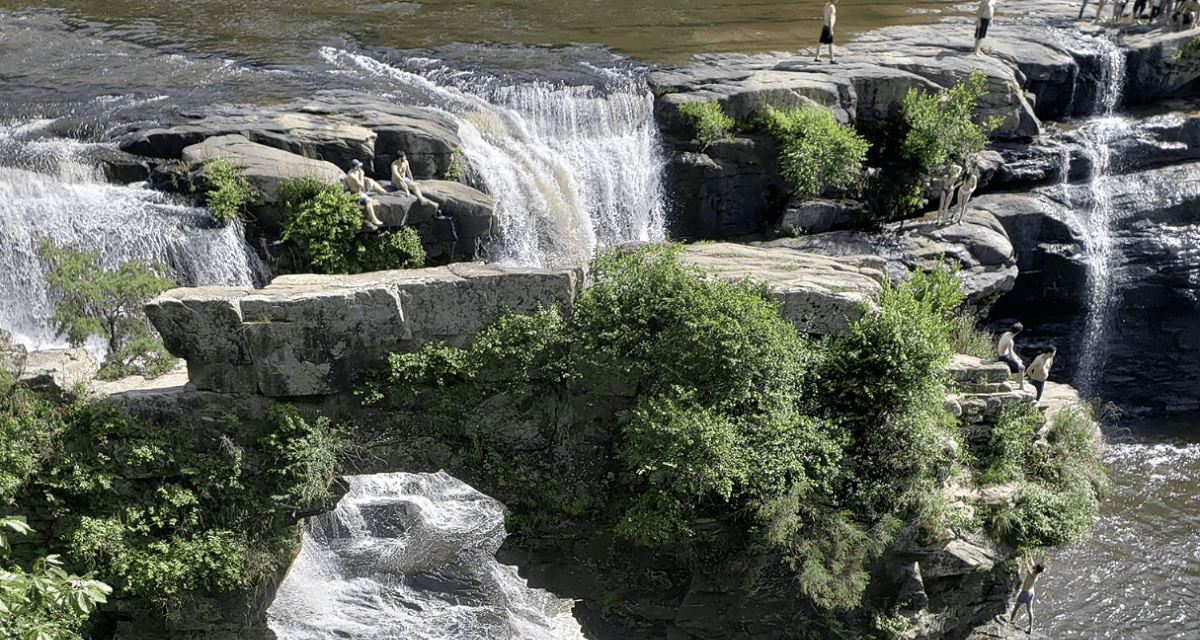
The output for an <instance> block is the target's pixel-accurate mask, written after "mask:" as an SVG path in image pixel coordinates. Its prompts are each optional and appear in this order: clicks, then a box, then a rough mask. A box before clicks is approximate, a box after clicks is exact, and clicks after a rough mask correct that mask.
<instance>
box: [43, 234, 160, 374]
mask: <svg viewBox="0 0 1200 640" xmlns="http://www.w3.org/2000/svg"><path fill="white" fill-rule="evenodd" d="M38 254H39V255H41V256H42V257H43V258H45V259H46V260H49V261H50V262H51V264H52V265H53V266H52V268H51V269H50V270H49V271H48V272H47V273H46V283H47V284H48V285H50V287H51V288H52V289H55V290H57V291H58V292H59V293H60V294H61V295H62V299H61V300H60V301H59V303H58V306H57V307H56V308H55V310H54V315H53V316H51V317H50V320H51V322H53V323H54V324H55V326H56V328H57V329H58V335H60V336H62V335H65V336H66V337H67V340H68V341H69V342H70V343H71V345H72V346H77V347H78V346H81V345H83V343H84V342H85V341H86V340H87V339H88V338H89V337H91V336H94V335H95V336H100V337H102V338H104V339H105V340H106V341H107V343H108V354H107V356H106V357H105V361H104V367H103V368H102V369H101V370H100V377H101V378H117V377H121V376H124V375H131V374H135V373H136V374H142V375H145V376H147V377H154V376H157V375H161V374H163V373H165V372H166V371H168V370H170V368H171V367H172V366H174V364H175V358H173V357H171V355H170V354H169V353H167V350H166V348H165V347H164V346H163V344H162V340H161V339H160V338H158V336H157V334H156V333H155V331H154V328H153V327H152V326H151V325H150V322H149V320H147V319H146V316H145V314H144V313H143V311H142V308H143V307H144V306H145V304H146V303H147V302H149V301H150V299H151V298H153V297H154V296H156V295H158V294H159V293H162V292H163V291H166V290H167V289H169V288H171V287H173V286H175V281H174V280H172V279H171V278H168V277H166V276H165V275H164V274H165V273H166V267H165V266H163V265H161V264H150V263H147V262H145V261H144V260H129V261H128V262H125V263H123V264H122V265H121V266H119V267H117V268H116V269H115V270H110V269H105V268H102V267H101V266H100V258H99V254H97V253H96V252H95V251H80V250H78V249H73V248H71V247H61V248H60V247H58V246H56V245H55V244H54V242H53V241H51V240H49V239H46V238H43V239H42V240H41V241H40V242H39V244H38Z"/></svg>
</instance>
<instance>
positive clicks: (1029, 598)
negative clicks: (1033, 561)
mask: <svg viewBox="0 0 1200 640" xmlns="http://www.w3.org/2000/svg"><path fill="white" fill-rule="evenodd" d="M1045 570H1046V568H1045V567H1043V566H1042V565H1040V564H1039V565H1036V566H1034V567H1033V571H1030V572H1029V573H1028V574H1026V575H1025V581H1024V582H1022V583H1021V591H1020V593H1018V594H1017V604H1015V605H1013V610H1012V615H1010V616H1008V621H1009V622H1011V623H1013V624H1016V620H1017V610H1018V609H1020V608H1021V605H1025V612H1026V613H1028V614H1029V629H1028V630H1027V631H1025V633H1033V597H1034V589H1033V585H1034V583H1036V582H1037V579H1038V576H1039V575H1041V574H1042V571H1045Z"/></svg>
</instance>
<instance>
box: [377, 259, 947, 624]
mask: <svg viewBox="0 0 1200 640" xmlns="http://www.w3.org/2000/svg"><path fill="white" fill-rule="evenodd" d="M678 253H679V251H678V248H677V247H673V246H669V245H651V246H649V247H647V248H644V249H640V250H637V251H633V252H621V251H611V252H607V253H604V254H602V255H600V256H599V257H597V259H596V260H595V261H594V263H593V265H592V273H593V276H594V278H595V281H594V283H593V284H592V285H591V286H590V287H589V288H588V289H586V290H585V291H584V292H582V293H581V295H580V296H579V298H578V299H577V300H576V302H575V304H574V306H573V308H572V311H571V313H570V314H569V315H568V316H567V317H561V316H560V315H559V314H558V313H557V312H556V311H553V310H546V311H543V312H540V313H538V314H534V315H531V316H512V317H509V318H506V319H505V320H503V321H501V322H500V323H498V324H497V325H495V326H494V327H493V328H492V329H490V330H488V331H485V332H484V333H483V334H481V335H480V337H479V340H478V341H477V342H476V343H475V344H474V345H472V346H470V347H467V348H465V349H457V348H452V347H448V346H446V345H441V344H433V345H428V346H426V347H424V348H422V349H420V350H417V351H414V352H409V353H402V354H396V355H394V356H393V357H392V366H391V373H390V379H389V382H390V383H391V385H390V386H391V388H393V389H394V390H395V391H396V392H397V393H400V394H404V393H406V390H408V389H432V393H433V394H434V396H435V397H436V398H437V399H436V400H432V403H433V404H434V406H436V407H438V409H439V411H438V417H437V418H434V422H435V424H434V427H435V428H438V429H444V430H445V432H449V435H453V434H454V433H455V432H460V431H459V430H460V429H461V427H460V426H459V425H463V424H473V423H474V422H473V420H474V419H475V418H477V416H472V415H471V412H472V411H476V410H477V409H476V408H477V407H480V406H486V405H487V402H486V399H487V398H489V397H491V396H493V395H494V394H496V393H501V392H502V393H504V394H505V396H506V397H507V398H508V399H509V401H511V402H513V403H515V404H516V405H517V406H524V405H526V404H530V403H536V402H537V401H538V398H541V397H544V396H545V395H546V394H551V395H552V394H553V392H554V389H555V388H556V387H558V386H559V385H560V384H564V383H565V384H569V385H570V386H571V388H572V389H573V390H575V392H576V393H581V394H585V395H586V394H589V393H591V394H593V399H592V400H591V401H590V402H597V403H600V402H613V401H614V397H616V398H617V400H616V405H617V407H618V408H617V409H616V410H614V411H612V412H611V414H610V418H611V419H610V420H609V421H608V423H607V424H606V426H605V428H607V429H612V430H615V431H614V433H613V441H614V444H615V447H616V448H615V451H614V452H613V454H614V455H613V459H614V461H615V462H616V463H617V466H616V468H615V469H614V474H615V475H616V478H617V480H616V482H615V483H613V484H612V486H609V487H608V488H607V494H606V495H604V497H603V498H602V502H603V503H604V504H606V505H609V507H607V508H605V509H604V510H603V512H604V513H609V514H613V515H612V516H611V521H610V522H609V526H610V527H611V530H612V532H613V533H614V534H615V535H617V536H619V537H621V538H625V539H628V540H631V541H634V542H637V543H641V544H647V545H652V546H653V545H662V544H675V543H679V542H680V541H684V540H687V539H688V538H690V537H692V536H693V535H694V534H695V533H696V527H697V523H699V522H704V521H706V520H707V519H709V518H714V517H733V518H734V519H735V520H737V521H740V522H744V523H745V525H746V526H747V528H748V530H749V532H750V534H751V535H750V540H751V541H752V542H750V544H752V545H755V544H757V545H763V546H765V547H767V548H772V549H775V550H776V551H777V552H778V553H779V554H781V556H783V557H784V558H786V559H787V560H788V561H789V562H790V563H791V564H792V566H793V567H794V569H795V575H796V578H797V579H798V580H800V581H801V584H802V586H803V589H804V592H805V593H807V594H808V595H809V597H811V598H812V599H813V601H814V602H816V603H818V604H820V605H822V606H823V607H826V608H839V607H848V606H854V605H856V604H858V602H859V600H860V598H861V595H862V592H863V589H864V588H865V586H866V580H867V574H866V565H867V563H868V562H869V561H870V560H871V559H872V558H874V557H876V556H877V555H878V553H879V552H881V551H882V550H883V548H884V547H885V546H886V545H887V544H888V542H889V541H890V540H891V536H892V534H893V533H894V532H895V531H896V529H897V527H898V526H899V524H900V522H901V521H902V520H903V518H904V516H905V514H906V511H907V509H909V508H910V504H911V503H912V502H913V501H914V500H919V498H917V497H916V496H915V495H913V493H914V492H916V491H923V490H924V489H923V488H924V487H928V486H931V483H922V482H920V480H921V479H922V478H925V477H929V476H935V475H938V474H941V473H944V472H945V469H944V467H946V465H948V464H950V462H952V460H951V459H950V458H949V457H948V456H947V453H946V450H945V448H944V447H942V446H941V440H942V439H945V438H953V437H954V434H953V429H952V421H951V420H949V419H948V415H947V414H945V412H944V409H943V408H942V404H943V398H944V395H945V391H944V387H943V376H942V375H941V374H940V370H941V367H942V366H943V365H944V364H945V361H946V360H947V359H948V358H949V355H950V351H949V338H948V335H947V333H948V332H947V330H946V328H945V323H944V319H945V318H946V317H947V314H949V313H951V312H952V311H953V310H954V308H955V307H956V306H957V304H958V303H959V302H961V293H958V295H957V297H955V295H954V292H957V289H954V290H953V291H951V290H950V289H949V288H948V287H949V286H950V285H951V284H952V283H953V278H946V277H940V276H936V275H935V276H928V275H925V274H916V275H914V277H913V278H912V279H911V280H910V281H909V282H907V283H904V284H901V285H899V286H897V287H895V288H890V289H888V292H887V294H885V296H884V299H883V300H882V301H881V307H882V309H883V311H882V312H881V313H878V314H874V315H869V316H868V317H866V318H864V319H863V320H862V321H861V322H860V323H859V324H858V325H857V326H856V327H855V329H854V332H853V334H852V335H850V336H846V337H843V338H837V339H831V340H825V341H815V340H812V339H809V338H807V337H805V336H802V335H800V334H799V333H798V332H797V331H796V330H795V328H794V327H793V326H792V325H791V324H789V323H787V322H785V321H783V320H782V319H781V318H780V317H779V315H778V311H777V304H778V303H777V301H776V298H775V297H774V296H773V294H772V293H771V292H770V291H769V289H767V288H765V287H763V286H759V285H752V284H749V283H731V282H728V281H726V280H723V279H714V278H710V277H707V276H706V275H705V274H704V273H703V272H702V271H700V270H699V269H697V268H695V267H692V266H688V265H686V264H684V263H683V262H682V261H681V260H680V259H679V256H678ZM517 354H520V356H519V357H516V356H517ZM860 360H861V361H863V362H865V364H863V363H860V362H859V361H860ZM514 380H515V381H519V384H517V385H509V384H505V383H502V382H500V381H514ZM614 387H615V388H614ZM587 402H589V401H585V404H586V403H587ZM438 425H440V427H439V426H438ZM445 432H444V433H445ZM470 437H471V439H472V441H473V443H474V444H473V447H474V449H475V450H476V451H479V452H480V457H481V458H483V460H481V462H482V463H483V466H484V467H485V469H491V470H493V471H494V473H493V476H494V477H493V478H492V479H493V480H494V481H496V482H498V483H500V484H505V483H509V482H511V480H510V479H509V478H503V477H501V476H504V475H505V472H503V471H502V469H504V468H506V465H503V464H497V462H498V461H497V460H495V459H489V458H488V455H487V451H488V450H489V448H490V445H489V443H488V439H489V436H488V434H486V433H479V432H475V433H473V434H472V435H471V436H470ZM499 437H502V436H499ZM513 464H515V465H516V466H518V467H521V468H523V469H525V473H524V476H525V478H527V479H528V482H527V483H526V484H525V485H524V486H522V487H521V488H520V489H519V490H516V491H514V492H513V493H515V494H518V495H520V496H522V499H519V500H512V499H511V496H507V495H506V496H505V498H504V499H505V500H506V503H507V504H509V506H510V507H512V508H514V511H515V512H516V514H515V515H516V516H517V517H522V516H528V517H538V516H536V515H534V512H536V511H538V510H546V509H551V510H553V511H556V512H560V513H562V514H565V515H566V517H572V516H571V514H575V515H576V516H578V515H580V514H582V513H584V512H587V513H588V514H589V517H595V516H596V515H597V513H598V511H597V509H598V507H600V505H599V504H598V503H596V502H595V501H594V500H595V494H594V493H592V492H591V491H589V490H587V489H584V490H583V491H582V493H581V494H575V493H573V492H569V491H567V492H564V491H560V490H558V489H555V487H563V486H578V483H577V482H573V481H568V480H567V479H566V478H563V477H560V476H556V474H557V473H560V472H565V470H564V469H555V468H554V466H553V465H550V466H547V465H545V464H543V463H540V462H534V461H527V460H520V461H519V462H518V461H515V460H510V461H509V465H508V468H511V465H513ZM531 476H540V477H531ZM513 488H514V487H512V485H511V484H509V485H508V486H506V487H504V489H506V490H512V489H513ZM589 495H590V496H592V497H591V498H590V500H592V502H590V503H589V498H588V496H589ZM581 496H582V497H583V500H582V504H581V500H580V498H581ZM612 506H618V507H619V508H616V509H612V508H611V507H612ZM754 541H756V542H754ZM726 551H727V552H729V553H734V554H736V553H740V552H738V551H736V550H726Z"/></svg>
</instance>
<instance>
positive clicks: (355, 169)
mask: <svg viewBox="0 0 1200 640" xmlns="http://www.w3.org/2000/svg"><path fill="white" fill-rule="evenodd" d="M345 181H346V188H347V189H349V190H350V192H351V193H354V194H356V195H358V201H359V204H361V205H362V207H363V212H364V213H365V214H366V215H365V216H363V224H364V225H366V227H367V228H368V229H370V230H371V231H374V230H376V229H378V228H379V227H382V226H383V221H382V220H380V219H379V217H378V216H376V215H375V204H376V202H375V198H372V197H371V190H375V191H378V192H379V193H385V191H384V189H383V187H382V186H380V184H379V183H378V182H376V181H375V180H373V179H371V178H368V177H367V175H366V173H365V172H364V171H363V163H362V161H361V160H359V159H357V158H355V159H354V160H351V161H350V168H349V169H347V170H346V177H345Z"/></svg>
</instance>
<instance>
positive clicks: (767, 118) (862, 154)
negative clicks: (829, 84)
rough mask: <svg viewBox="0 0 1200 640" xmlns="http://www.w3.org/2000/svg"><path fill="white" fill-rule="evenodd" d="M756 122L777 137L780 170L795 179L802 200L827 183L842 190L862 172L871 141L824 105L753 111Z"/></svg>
mask: <svg viewBox="0 0 1200 640" xmlns="http://www.w3.org/2000/svg"><path fill="white" fill-rule="evenodd" d="M756 116H757V123H758V125H759V126H761V127H762V128H764V129H766V130H767V131H768V132H769V133H770V134H771V135H773V136H775V138H776V139H777V140H778V141H779V147H780V148H779V163H780V173H781V174H782V175H783V177H784V178H786V179H788V180H790V181H792V182H793V183H795V187H794V190H793V192H794V193H795V195H796V196H797V197H799V198H800V199H802V200H807V199H810V198H813V197H816V196H817V195H819V194H820V193H821V190H822V189H823V188H824V187H825V186H826V185H829V186H831V187H833V188H834V189H838V190H845V189H848V188H850V187H851V186H852V185H854V184H855V183H856V182H857V181H858V179H859V177H860V176H861V174H862V164H863V160H864V159H865V158H866V155H867V149H869V148H870V144H869V143H868V142H867V141H866V140H864V139H863V138H862V137H861V136H859V135H858V133H857V132H856V131H855V130H854V129H853V128H852V127H849V126H846V125H842V124H839V123H838V121H837V120H835V119H834V117H833V113H832V112H831V111H829V110H827V109H820V108H817V107H813V106H809V105H803V106H801V107H799V108H795V109H789V110H786V111H781V110H779V109H775V108H773V107H767V108H766V109H765V110H763V111H761V112H759V113H758V114H756Z"/></svg>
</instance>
